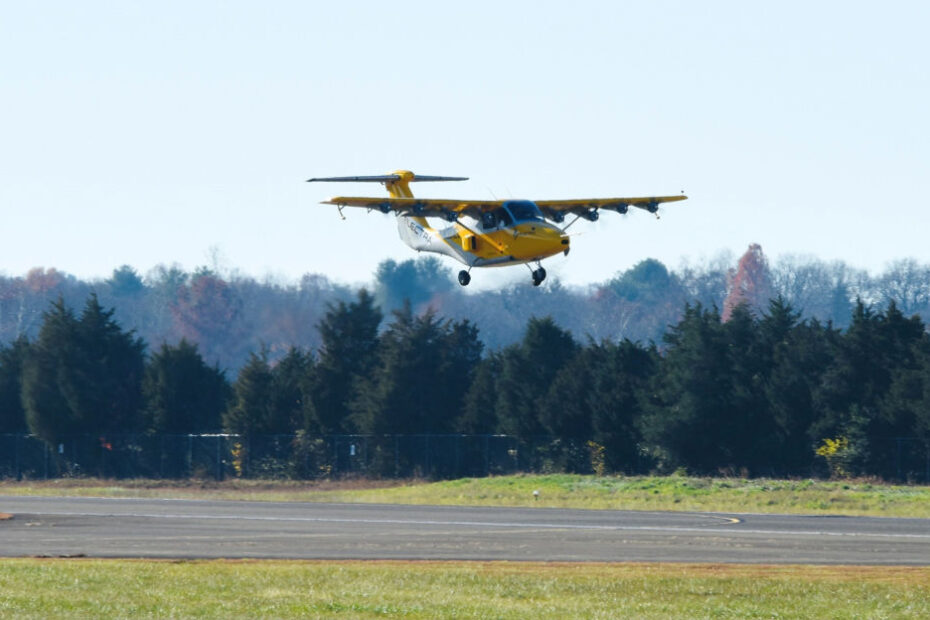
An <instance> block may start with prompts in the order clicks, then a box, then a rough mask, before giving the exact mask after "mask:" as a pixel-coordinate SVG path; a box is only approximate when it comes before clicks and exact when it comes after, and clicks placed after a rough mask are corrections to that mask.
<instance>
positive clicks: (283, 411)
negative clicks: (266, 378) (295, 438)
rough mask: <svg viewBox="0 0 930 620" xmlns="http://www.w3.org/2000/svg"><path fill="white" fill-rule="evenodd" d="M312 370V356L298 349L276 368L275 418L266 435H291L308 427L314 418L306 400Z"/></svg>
mask: <svg viewBox="0 0 930 620" xmlns="http://www.w3.org/2000/svg"><path fill="white" fill-rule="evenodd" d="M312 369H313V359H312V357H311V356H310V355H309V354H305V353H304V352H302V351H301V350H300V349H298V348H296V347H291V348H290V349H289V350H288V352H287V355H285V356H284V357H283V358H281V359H280V360H278V362H277V363H276V364H275V365H274V366H273V367H272V369H271V388H272V403H271V418H270V419H269V420H267V422H266V424H265V432H267V433H279V434H287V433H295V432H297V431H298V430H301V429H303V428H305V427H306V418H307V417H308V416H310V415H313V412H312V410H311V411H308V408H309V407H310V406H312V405H308V403H307V400H308V399H306V393H307V391H308V389H309V381H310V379H311V372H312Z"/></svg>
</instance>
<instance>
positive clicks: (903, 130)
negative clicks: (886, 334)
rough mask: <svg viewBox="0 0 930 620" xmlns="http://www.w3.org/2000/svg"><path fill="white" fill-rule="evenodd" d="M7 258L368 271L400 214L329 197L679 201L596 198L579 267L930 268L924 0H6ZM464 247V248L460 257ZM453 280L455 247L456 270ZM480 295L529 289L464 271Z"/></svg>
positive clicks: (583, 273)
mask: <svg viewBox="0 0 930 620" xmlns="http://www.w3.org/2000/svg"><path fill="white" fill-rule="evenodd" d="M0 7H2V9H0V78H2V79H0V145H2V146H0V213H2V218H3V219H2V229H0V231H2V232H0V272H3V273H6V274H7V275H18V274H22V273H25V271H26V270H27V269H29V268H30V267H33V266H45V267H56V268H59V269H62V270H65V271H68V272H70V273H74V274H76V275H79V276H83V277H94V276H106V275H108V274H109V273H110V272H111V271H112V269H113V268H114V267H116V266H118V265H121V264H124V263H128V264H130V265H133V266H134V267H136V268H137V269H139V270H140V271H141V272H143V273H144V272H145V271H147V270H148V269H150V268H151V267H152V266H154V265H155V264H158V263H172V262H179V263H180V264H182V265H183V266H185V267H188V268H192V267H194V266H196V265H199V264H205V263H208V262H209V261H210V260H211V259H210V255H211V251H213V250H214V249H215V250H216V251H217V252H218V253H219V255H221V256H222V257H223V261H224V262H225V264H226V266H227V267H230V268H236V269H239V270H241V271H242V272H244V273H246V274H250V275H255V276H259V277H260V276H263V275H265V274H268V273H270V274H274V275H276V276H278V277H281V278H284V279H294V278H297V277H299V275H300V274H302V273H304V272H320V273H325V274H326V275H328V276H330V277H331V278H333V279H336V280H339V281H343V282H361V281H366V280H368V279H369V278H370V276H371V274H372V273H373V271H374V270H375V268H376V266H377V263H378V262H379V261H380V260H382V259H384V258H387V257H391V258H395V259H398V260H402V259H405V258H409V257H412V256H414V254H413V253H412V252H411V251H410V250H409V249H408V248H406V246H404V245H403V244H402V243H401V242H400V240H399V239H398V238H397V235H396V232H395V226H394V222H393V221H392V219H390V218H389V217H386V216H381V215H380V214H368V215H366V214H365V213H364V212H361V211H357V212H353V213H349V214H348V217H349V220H348V221H346V222H343V221H341V220H340V219H339V217H338V215H337V214H336V212H335V210H334V209H333V208H332V207H328V206H324V205H319V204H317V203H318V202H319V201H320V200H323V199H326V198H328V197H329V196H331V195H334V194H350V195H352V194H354V195H359V194H360V195H364V194H365V193H367V192H375V193H378V192H380V191H382V190H381V188H380V186H376V185H375V186H372V185H362V186H344V185H339V186H335V185H333V186H327V185H323V184H307V183H304V180H305V179H307V178H309V177H311V176H324V175H348V174H378V173H383V172H387V171H390V170H394V169H397V168H408V169H411V170H414V171H415V172H420V173H423V174H441V175H442V174H445V175H464V176H469V177H471V180H470V181H468V182H465V183H457V184H453V183H444V184H425V183H424V184H420V185H417V186H415V188H414V189H415V191H416V192H417V193H418V195H423V196H433V197H462V198H489V197H491V196H492V195H494V196H497V197H499V198H502V197H510V196H514V197H523V198H540V199H541V198H569V197H607V196H629V195H639V194H647V195H648V194H664V193H678V192H679V191H680V190H682V189H684V190H685V191H686V192H687V193H688V195H689V196H690V197H691V199H690V200H689V201H687V202H683V203H678V204H674V205H670V206H668V207H666V208H665V209H664V211H663V217H662V219H661V220H660V221H656V220H655V219H654V218H652V217H651V216H649V215H648V214H646V213H642V212H637V213H633V214H630V215H629V216H626V217H620V216H617V215H615V214H610V213H606V214H604V215H603V217H602V218H601V221H600V222H598V223H597V224H589V223H585V222H579V223H577V224H575V226H574V227H573V229H572V230H573V231H584V233H585V234H584V235H583V236H581V237H579V238H577V239H576V240H575V241H574V243H573V244H572V245H573V249H572V254H571V255H570V256H569V257H567V258H555V259H552V260H549V261H547V262H546V267H547V269H548V270H549V272H550V274H553V275H557V276H558V277H559V278H560V279H561V280H562V281H563V282H565V283H568V284H585V283H589V282H593V281H599V280H603V279H605V278H608V277H610V276H612V275H613V274H614V273H615V272H616V271H618V270H621V269H625V268H628V267H629V266H631V265H633V264H635V263H636V262H637V261H639V260H641V259H643V258H646V257H655V258H658V259H660V260H662V261H664V262H666V263H667V264H669V265H670V266H672V267H675V266H677V265H679V264H680V262H681V261H682V260H691V261H699V260H701V259H702V258H705V257H712V256H714V255H716V254H717V253H718V252H720V251H721V250H726V249H729V250H731V251H732V252H734V253H737V254H738V253H741V252H742V251H743V250H745V248H746V247H747V246H748V245H749V244H750V243H760V244H762V246H763V249H764V250H765V252H766V253H767V255H769V256H770V257H771V258H775V257H777V256H779V255H783V254H810V255H814V256H817V257H819V258H823V259H828V260H830V259H843V260H845V261H847V262H849V263H851V264H853V265H855V266H859V267H864V268H868V269H870V270H872V271H878V270H880V269H881V268H882V267H883V266H884V265H885V264H886V263H887V262H889V261H891V260H893V259H896V258H903V257H914V258H917V259H918V260H920V261H922V262H930V238H928V230H930V226H928V224H930V216H928V213H927V207H928V200H927V198H926V191H925V185H926V183H927V180H928V172H930V121H928V114H930V70H928V66H930V62H928V61H930V43H928V41H930V38H928V36H927V34H926V28H927V26H928V24H930V4H927V3H923V2H884V3H881V4H879V3H864V2H818V3H811V2H780V3H767V4H764V5H763V4H762V3H749V2H648V3H647V2H640V3H620V2H584V1H578V2H571V3H566V2H500V1H498V2H467V3H458V4H456V5H455V6H454V7H453V6H449V5H448V3H436V2H410V3H406V2H393V3H374V2H370V3H369V2H343V3H319V4H318V3H311V2H274V3H257V2H255V3H245V2H147V3H140V2H127V1H114V2H34V3H25V2H20V3H10V2H4V3H2V4H0ZM443 260H448V259H443ZM449 265H450V266H452V267H453V268H455V269H458V264H457V263H454V262H452V261H451V260H450V261H449ZM472 275H473V285H472V286H475V285H477V286H479V287H483V286H494V285H499V284H500V283H501V282H504V281H509V280H510V279H520V280H523V279H528V273H526V270H525V269H523V268H515V269H514V268H511V269H506V270H483V271H475V272H473V274H472Z"/></svg>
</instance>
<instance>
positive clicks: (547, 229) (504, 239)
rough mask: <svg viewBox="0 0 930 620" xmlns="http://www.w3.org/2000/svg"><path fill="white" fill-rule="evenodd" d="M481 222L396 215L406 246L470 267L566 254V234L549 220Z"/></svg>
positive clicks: (399, 230)
mask: <svg viewBox="0 0 930 620" xmlns="http://www.w3.org/2000/svg"><path fill="white" fill-rule="evenodd" d="M485 223H487V222H485ZM483 224H484V223H482V222H478V221H475V220H472V219H471V218H464V217H463V218H461V222H454V223H452V224H450V225H448V226H446V227H444V228H433V227H432V226H430V224H429V222H428V221H427V219H426V218H424V217H417V216H413V215H398V216H397V228H398V232H399V234H400V238H401V239H402V240H403V241H404V243H406V244H407V245H408V246H410V247H411V248H413V249H414V250H417V251H420V252H435V253H437V254H443V255H445V256H451V257H452V258H454V259H456V260H458V261H459V262H461V263H463V264H465V265H467V266H469V267H493V266H500V265H513V264H519V263H529V262H534V261H539V260H542V259H544V258H548V257H550V256H554V255H555V254H559V253H565V254H567V253H568V250H569V247H570V246H569V238H568V235H564V234H562V231H561V230H560V229H559V228H558V227H556V226H554V225H553V224H550V223H549V222H545V221H541V220H540V221H536V220H527V221H522V222H515V223H513V224H511V225H506V224H503V223H501V224H500V225H494V226H484V225H483Z"/></svg>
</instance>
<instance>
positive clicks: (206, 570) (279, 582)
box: [0, 559, 930, 618]
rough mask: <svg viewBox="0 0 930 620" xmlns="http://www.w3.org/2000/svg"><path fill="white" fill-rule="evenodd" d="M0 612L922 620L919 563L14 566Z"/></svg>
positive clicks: (8, 563) (2, 570)
mask: <svg viewBox="0 0 930 620" xmlns="http://www.w3.org/2000/svg"><path fill="white" fill-rule="evenodd" d="M0 616H3V617H17V618H49V617H55V618H67V617H72V618H85V617H95V618H96V617H104V618H106V617H130V616H131V617H185V618H187V617H198V618H251V617H275V618H291V617H326V618H332V617H346V618H379V617H403V618H437V617H458V618H527V617H539V618H579V617H584V618H615V617H629V618H670V617H672V618H775V617H779V618H785V617H787V618H801V617H803V618H892V617H893V618H926V617H928V616H930V568H913V567H907V568H882V567H849V568H843V567H822V566H821V567H816V566H815V567H803V566H777V567H776V566H740V565H726V566H722V565H703V566H702V565H682V564H662V565H659V564H543V563H519V564H511V563H460V562H441V563H430V562H408V563H403V562H296V561H261V562H254V561H190V562H168V561H137V560H86V559H81V560H48V559H14V560H0Z"/></svg>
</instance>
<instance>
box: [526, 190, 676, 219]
mask: <svg viewBox="0 0 930 620" xmlns="http://www.w3.org/2000/svg"><path fill="white" fill-rule="evenodd" d="M687 198H688V197H687V196H685V195H683V194H682V195H680V196H650V197H640V198H581V199H572V200H535V201H534V202H535V203H536V205H537V206H538V207H539V210H540V211H542V212H543V215H545V216H546V217H547V218H549V219H552V220H556V221H560V220H561V219H562V218H563V217H564V214H565V213H573V214H575V215H581V216H587V215H589V214H590V213H592V212H594V213H595V214H596V211H597V209H608V210H611V211H616V212H617V213H626V212H627V211H628V210H629V208H630V207H637V208H640V209H644V210H646V211H649V212H650V213H655V212H656V211H658V210H659V205H660V204H662V203H663V202H677V201H679V200H687Z"/></svg>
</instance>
